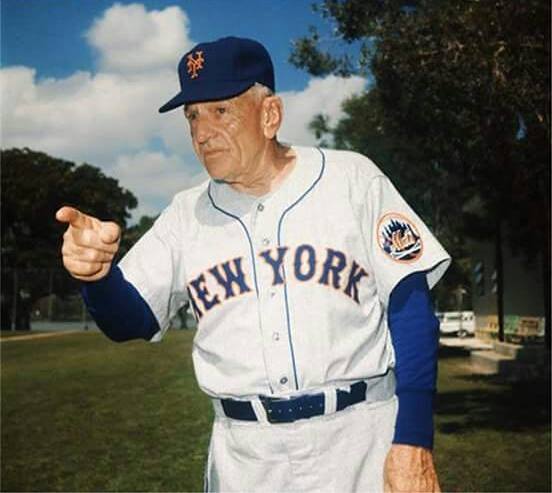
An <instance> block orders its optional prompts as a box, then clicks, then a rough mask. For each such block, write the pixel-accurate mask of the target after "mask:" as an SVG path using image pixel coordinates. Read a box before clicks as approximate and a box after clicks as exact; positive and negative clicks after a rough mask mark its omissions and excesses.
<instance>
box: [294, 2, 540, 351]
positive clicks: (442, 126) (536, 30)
mask: <svg viewBox="0 0 552 493" xmlns="http://www.w3.org/2000/svg"><path fill="white" fill-rule="evenodd" d="M318 11H319V12H321V14H322V15H323V16H324V17H326V18H327V19H329V20H331V21H332V22H334V23H335V25H336V29H335V32H336V33H337V36H336V37H337V38H339V39H340V40H341V41H342V42H343V43H345V44H347V43H351V42H353V41H358V42H360V56H359V59H358V62H357V63H356V64H355V63H351V61H350V57H349V55H347V56H346V57H345V59H344V58H343V56H340V55H339V54H337V55H335V54H333V55H332V54H330V53H329V52H328V51H327V50H326V51H324V50H323V48H322V47H321V42H320V39H321V38H320V37H319V36H318V35H317V33H316V32H315V31H313V30H311V32H310V34H309V36H308V37H306V38H303V39H302V40H299V41H298V42H297V43H296V44H295V49H294V52H293V53H292V56H291V60H292V62H294V63H296V64H297V65H298V66H300V67H303V68H306V69H307V70H309V71H311V73H318V74H319V75H320V74H322V73H327V72H332V71H333V72H335V71H336V67H339V69H340V70H341V72H343V71H344V70H343V68H344V67H351V70H350V71H349V73H353V72H355V71H356V72H362V71H367V70H368V69H369V70H370V71H371V73H372V74H373V76H374V79H375V86H374V87H373V88H372V90H371V91H370V101H371V103H373V106H374V108H375V110H374V112H375V115H376V117H377V118H375V121H376V122H377V126H376V127H373V128H372V132H373V130H374V128H376V129H377V128H379V129H381V132H383V133H384V134H385V135H387V136H389V138H390V139H391V140H392V141H395V143H396V142H401V143H403V144H401V145H400V147H401V152H399V154H401V155H403V156H411V157H412V158H413V159H411V162H414V163H415V165H416V166H421V169H424V165H423V162H425V163H426V165H427V166H437V167H438V168H439V169H440V170H443V171H444V173H445V176H444V179H439V177H437V180H436V182H435V183H434V184H432V185H433V186H431V187H430V188H431V189H432V193H437V194H439V191H441V192H443V191H444V192H445V194H443V193H441V197H440V198H439V200H438V201H437V202H440V201H441V200H443V199H444V200H445V202H449V203H451V200H450V197H453V198H456V197H461V196H457V195H451V194H450V193H451V190H449V189H448V187H447V183H450V182H453V181H454V182H456V183H457V184H460V185H461V188H462V189H463V190H469V191H470V194H471V195H472V196H473V197H475V198H477V199H478V200H479V201H480V202H481V204H482V208H481V212H482V214H480V217H479V218H472V219H479V222H480V223H481V224H480V225H483V226H485V225H487V226H488V225H492V226H493V227H492V229H491V230H490V231H489V228H488V227H487V228H485V227H477V228H473V227H470V229H464V231H465V232H467V233H469V232H470V231H471V230H472V229H473V230H478V232H479V233H481V232H483V233H484V232H485V231H487V234H491V235H492V236H494V239H495V243H496V252H497V255H496V257H497V259H498V265H497V267H498V287H499V293H498V298H499V303H498V312H499V320H500V322H502V318H503V307H502V298H501V293H502V289H501V288H502V275H501V262H500V258H501V253H502V245H503V243H505V242H506V241H508V242H509V244H510V246H511V247H512V248H514V249H517V250H519V251H522V252H524V253H525V255H526V256H527V257H528V258H531V257H533V258H534V257H535V252H538V257H539V258H540V261H541V263H542V265H543V276H544V285H545V286H546V287H547V289H546V290H545V293H544V299H545V307H546V320H547V331H546V333H547V337H548V341H547V342H548V343H549V342H550V340H549V334H550V291H549V279H550V229H549V225H550V208H549V204H550V198H549V194H550V190H549V184H550V90H549V88H550V24H549V19H550V3H549V2H547V1H542V0H527V1H525V2H512V1H508V0H495V1H493V2H482V1H464V0H439V1H437V0H420V1H410V2H407V1H398V0H390V1H386V2H382V1H379V0H366V1H365V0H362V1H361V0H343V1H340V0H326V1H324V2H322V3H321V5H319V6H318ZM319 60H323V61H324V64H323V66H322V67H320V66H318V68H316V67H315V65H317V64H318V61H319ZM352 104H353V108H348V111H347V115H348V116H347V117H348V118H349V117H351V115H353V116H354V111H360V112H362V113H364V114H369V111H368V112H366V109H364V111H363V110H362V108H360V106H362V101H360V102H359V101H357V103H356V104H355V103H352ZM346 109H347V108H346ZM378 110H379V111H378ZM355 119H356V121H358V120H359V117H358V116H357V117H356V118H355ZM372 120H374V118H372ZM335 130H336V131H337V133H338V135H337V137H339V126H338V128H337V129H335ZM345 135H346V134H345ZM405 151H406V152H405ZM411 151H414V152H413V153H412V152H411ZM402 169H403V170H404V169H405V168H404V167H403V168H402ZM426 176H431V177H432V178H433V177H434V176H435V175H434V174H433V173H429V174H427V175H426ZM424 181H427V177H426V179H425V180H424ZM447 196H448V197H449V200H448V201H447V200H446V199H447ZM513 197H515V200H512V198H513ZM462 198H463V197H462ZM442 203H444V202H442ZM460 206H462V202H460ZM457 210H458V205H457ZM536 211H540V213H537V214H536V215H535V212H536ZM448 217H451V216H448ZM524 218H525V220H524V221H522V219H524ZM470 226H473V224H471V225H470ZM455 227H456V226H455ZM464 231H462V230H461V229H457V232H458V234H459V235H462V234H463V233H464ZM506 231H507V232H508V235H506V234H505V232H506ZM501 325H502V324H501ZM501 333H502V331H501Z"/></svg>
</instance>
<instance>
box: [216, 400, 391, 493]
mask: <svg viewBox="0 0 552 493" xmlns="http://www.w3.org/2000/svg"><path fill="white" fill-rule="evenodd" d="M396 414H397V398H396V397H393V398H391V399H389V400H384V401H378V402H370V403H367V402H361V403H358V404H355V405H354V406H350V407H348V408H346V409H344V410H342V411H339V412H336V413H333V414H326V415H323V416H316V417H313V418H310V419H303V420H299V421H295V422H294V423H283V424H269V423H259V422H250V421H238V420H233V419H230V418H226V417H225V416H221V415H220V413H217V416H216V417H215V422H214V424H213V433H212V436H211V443H210V446H209V458H208V461H207V467H206V475H205V476H206V477H205V481H206V491H213V492H215V491H220V492H271V493H275V492H296V491H297V492H298V491H302V492H335V493H346V492H382V491H383V464H384V461H385V457H386V455H387V452H388V451H389V448H390V447H391V441H392V439H393V433H394V428H395V420H396Z"/></svg>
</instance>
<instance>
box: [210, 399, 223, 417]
mask: <svg viewBox="0 0 552 493" xmlns="http://www.w3.org/2000/svg"><path fill="white" fill-rule="evenodd" d="M211 402H212V403H213V409H214V411H215V416H217V417H218V418H225V417H226V413H225V412H224V409H223V408H222V402H220V399H211Z"/></svg>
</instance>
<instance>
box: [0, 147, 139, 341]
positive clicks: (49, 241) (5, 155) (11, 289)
mask: <svg viewBox="0 0 552 493" xmlns="http://www.w3.org/2000/svg"><path fill="white" fill-rule="evenodd" d="M1 160H2V177H1V178H2V225H1V237H2V284H3V286H2V328H4V329H8V328H10V327H11V325H12V322H13V321H12V319H11V316H12V313H13V311H14V310H13V307H14V306H15V307H16V310H15V312H16V318H15V326H16V328H17V329H21V330H28V329H29V328H30V309H31V306H32V304H33V303H34V301H36V300H37V299H39V298H41V297H43V296H46V295H47V294H49V293H50V290H51V289H53V290H54V292H55V293H56V294H58V295H59V296H62V297H63V296H66V295H67V294H69V293H71V292H74V291H75V288H76V283H74V282H72V281H71V279H70V278H69V276H68V275H66V276H65V277H63V278H59V277H58V278H57V281H56V283H54V285H49V284H50V283H49V282H44V281H40V280H39V279H38V278H37V277H36V275H35V277H34V279H33V277H32V276H22V275H18V272H19V273H21V272H24V271H27V272H28V271H31V270H32V271H34V272H39V271H40V270H48V269H57V268H59V267H61V262H60V247H61V240H62V235H63V231H64V229H65V226H64V225H62V224H59V223H57V222H56V220H55V212H56V210H57V209H58V208H59V207H61V206H62V205H72V206H75V207H78V208H79V209H80V210H82V211H83V212H86V213H88V214H92V215H95V216H96V217H99V218H100V219H105V220H108V219H109V220H113V221H116V222H117V223H119V224H120V225H121V226H122V227H125V225H126V220H127V219H128V218H129V217H130V214H129V210H130V209H132V208H134V207H136V205H137V201H136V198H135V197H134V195H133V194H132V193H131V192H129V191H128V190H125V189H123V188H121V187H120V186H119V184H118V182H117V180H115V179H114V178H110V177H107V176H105V175H104V174H103V172H102V171H101V170H100V169H98V168H96V167H94V166H91V165H89V164H81V165H80V166H76V165H75V164H74V163H72V162H69V161H65V160H63V159H58V158H54V157H51V156H48V155H47V154H44V153H42V152H36V151H32V150H30V149H27V148H25V149H9V150H3V151H1ZM13 293H16V297H15V299H14V297H13Z"/></svg>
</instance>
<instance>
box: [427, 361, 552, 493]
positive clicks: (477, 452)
mask: <svg viewBox="0 0 552 493" xmlns="http://www.w3.org/2000/svg"><path fill="white" fill-rule="evenodd" d="M467 362H468V359H467V357H466V356H465V355H463V356H461V355H459V354H454V351H452V353H451V352H449V353H448V354H447V353H446V352H445V351H442V354H441V357H440V360H439V385H438V389H439V392H438V396H437V402H436V414H435V428H436V436H435V461H436V465H437V470H438V472H439V477H440V481H441V487H442V489H443V490H444V491H547V492H548V491H551V477H550V438H551V437H550V379H549V378H543V379H542V380H538V381H532V382H524V383H517V384H512V383H510V384H508V383H504V382H500V381H498V380H497V379H496V378H494V377H484V376H475V375H471V374H470V373H469V370H468V369H467V367H466V363H467Z"/></svg>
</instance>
